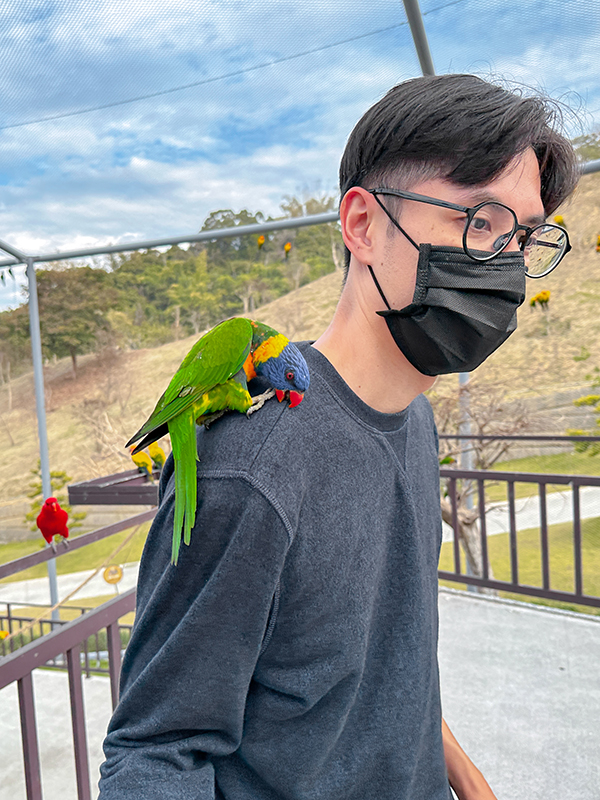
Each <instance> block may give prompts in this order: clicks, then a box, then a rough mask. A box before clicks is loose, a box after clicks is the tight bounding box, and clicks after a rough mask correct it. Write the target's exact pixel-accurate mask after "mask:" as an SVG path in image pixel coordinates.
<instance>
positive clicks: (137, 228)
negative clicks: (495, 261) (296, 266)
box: [0, 0, 600, 252]
mask: <svg viewBox="0 0 600 800" xmlns="http://www.w3.org/2000/svg"><path fill="white" fill-rule="evenodd" d="M421 11H422V14H423V20H424V24H425V29H426V33H427V36H428V38H429V44H430V48H431V52H432V56H433V61H434V64H435V68H436V71H437V72H439V73H441V72H472V73H476V74H479V75H481V76H483V77H493V78H501V79H504V80H507V81H517V82H522V83H524V84H527V85H529V86H533V87H536V88H542V89H544V90H545V91H547V92H548V93H549V94H551V95H552V96H553V97H557V98H562V99H563V100H564V101H565V102H566V103H567V104H568V105H569V106H570V107H571V108H572V109H574V110H575V112H576V113H575V114H569V115H568V119H567V126H568V129H569V132H570V133H571V134H572V135H573V136H576V135H581V134H582V133H586V132H588V131H592V130H593V129H594V126H595V125H597V124H598V122H599V121H600V88H599V87H598V80H597V73H598V69H597V64H598V52H599V45H600V5H598V4H593V3H589V2H583V1H582V0H575V1H574V2H571V3H569V4H565V3H564V2H558V0H544V2H541V1H539V2H538V1H537V0H530V2H528V3H527V4H525V6H524V5H523V3H521V2H517V0H448V2H444V0H422V2H421ZM0 20H1V21H0V31H1V34H0V35H1V47H0V59H1V63H0V75H1V76H2V77H1V79H0V86H1V103H0V109H1V113H0V141H1V146H0V175H1V178H2V205H1V206H0V209H1V213H0V237H1V238H4V239H5V240H7V241H9V242H12V243H13V244H15V245H16V246H18V247H20V248H22V249H25V250H27V251H28V252H36V251H37V252H39V251H40V250H45V251H48V250H49V249H50V250H52V249H54V248H56V249H65V248H66V247H69V248H72V247H82V246H88V245H94V244H105V243H108V242H109V241H110V242H120V241H125V240H131V239H135V238H150V237H159V236H169V235H171V234H175V233H181V232H186V231H194V230H198V229H199V228H200V227H201V225H202V222H203V220H204V219H205V217H206V215H207V214H208V213H209V212H211V211H213V210H215V209H219V208H235V209H241V208H248V209H250V210H253V211H256V210H262V211H263V212H264V213H270V214H274V213H277V211H278V208H279V203H280V202H281V200H282V198H283V197H284V196H285V195H299V194H301V193H302V192H305V193H306V192H309V193H313V194H315V193H319V192H320V193H330V194H335V192H336V180H337V174H336V173H337V166H338V163H339V157H340V154H341V151H342V149H343V146H344V143H345V140H346V137H347V136H348V133H349V131H350V130H351V128H352V126H353V125H354V123H355V122H356V121H357V119H358V118H359V117H360V115H361V114H362V113H363V112H364V111H365V110H366V108H368V107H369V106H370V105H371V104H372V103H373V102H375V101H376V100H377V99H378V98H380V97H381V96H382V94H383V93H385V91H386V90H387V89H389V88H390V87H391V86H392V85H394V84H395V83H397V82H399V81H402V80H405V79H407V78H409V77H412V76H415V75H419V74H420V69H419V64H418V60H417V57H416V53H415V48H414V45H413V42H412V38H411V33H410V28H409V26H408V23H407V19H406V15H405V12H404V8H403V6H402V3H400V2H399V1H398V0H368V2H367V1H366V0H345V2H343V3H342V2H339V0H331V1H330V2H328V3H321V2H317V0H303V2H285V3H284V2H282V1H281V0H271V1H269V0H260V2H258V1H256V0H243V1H242V0H212V2H208V1H207V0H200V1H198V0H194V2H192V1H191V0H144V2H140V1H139V0H132V2H130V3H128V4H123V3H117V2H115V0H93V2H92V1H91V0H19V1H18V2H16V0H4V1H3V2H0Z"/></svg>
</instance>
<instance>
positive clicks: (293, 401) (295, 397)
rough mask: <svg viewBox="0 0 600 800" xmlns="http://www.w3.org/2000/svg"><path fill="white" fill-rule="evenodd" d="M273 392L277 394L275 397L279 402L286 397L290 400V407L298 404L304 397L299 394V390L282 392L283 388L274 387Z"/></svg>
mask: <svg viewBox="0 0 600 800" xmlns="http://www.w3.org/2000/svg"><path fill="white" fill-rule="evenodd" d="M275 394H276V395H277V399H278V400H279V402H280V403H281V401H282V400H285V398H286V397H287V398H288V400H289V401H290V408H294V407H295V406H299V405H300V403H301V402H302V400H303V398H304V395H303V394H300V392H294V391H293V390H290V391H289V392H284V391H283V389H275Z"/></svg>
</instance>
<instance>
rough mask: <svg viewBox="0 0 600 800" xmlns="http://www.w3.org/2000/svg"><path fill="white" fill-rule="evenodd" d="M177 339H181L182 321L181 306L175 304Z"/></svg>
mask: <svg viewBox="0 0 600 800" xmlns="http://www.w3.org/2000/svg"><path fill="white" fill-rule="evenodd" d="M174 310H175V341H176V342H178V341H179V326H180V323H181V307H180V306H175V309H174Z"/></svg>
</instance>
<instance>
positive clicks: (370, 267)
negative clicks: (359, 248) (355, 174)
mask: <svg viewBox="0 0 600 800" xmlns="http://www.w3.org/2000/svg"><path fill="white" fill-rule="evenodd" d="M371 194H372V195H373V197H374V198H375V200H376V201H377V203H378V204H379V205H380V206H381V208H382V209H383V210H384V211H385V213H386V215H387V216H388V218H389V220H390V222H392V223H393V224H394V225H395V226H396V227H397V228H398V230H399V231H400V233H402V234H403V235H404V236H406V238H407V239H408V241H409V242H410V243H411V244H412V246H413V247H415V248H416V249H417V250H419V245H418V244H417V243H416V242H415V241H414V240H413V239H411V237H410V236H409V235H408V233H407V232H406V231H405V230H403V229H402V228H401V227H400V224H399V223H398V222H396V220H395V219H394V218H393V217H392V215H391V214H390V212H389V211H388V210H387V208H386V207H385V206H384V205H383V203H382V202H381V200H380V199H379V198H378V197H377V195H376V194H375V192H371ZM367 267H368V268H369V272H370V273H371V277H372V278H373V281H374V283H375V286H376V287H377V291H378V292H379V294H380V295H381V299H382V300H383V302H384V303H385V305H386V308H387V309H388V311H391V309H392V307H391V305H390V304H389V303H388V301H387V299H386V296H385V295H384V293H383V289H382V288H381V286H380V285H379V281H378V280H377V278H376V277H375V273H374V272H373V267H372V266H371V265H370V264H367Z"/></svg>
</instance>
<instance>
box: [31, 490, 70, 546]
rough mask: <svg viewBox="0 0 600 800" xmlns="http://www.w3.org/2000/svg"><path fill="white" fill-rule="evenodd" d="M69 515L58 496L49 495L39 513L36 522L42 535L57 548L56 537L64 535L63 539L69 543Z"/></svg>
mask: <svg viewBox="0 0 600 800" xmlns="http://www.w3.org/2000/svg"><path fill="white" fill-rule="evenodd" d="M68 519H69V515H68V514H67V512H66V511H65V510H64V508H61V507H60V505H59V503H58V500H57V499H56V497H47V498H46V500H45V502H44V505H43V506H42V509H41V511H40V513H39V514H38V515H37V518H36V524H37V526H38V528H39V529H40V531H41V532H42V536H43V537H44V539H45V540H46V541H47V542H48V544H50V545H52V549H53V550H55V549H56V548H55V546H54V537H55V536H62V541H63V542H64V543H65V545H66V544H67V539H68V537H69V529H68V528H67V520H68Z"/></svg>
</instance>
